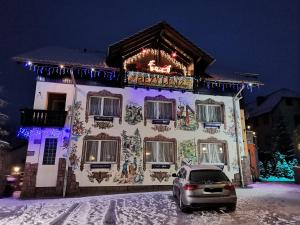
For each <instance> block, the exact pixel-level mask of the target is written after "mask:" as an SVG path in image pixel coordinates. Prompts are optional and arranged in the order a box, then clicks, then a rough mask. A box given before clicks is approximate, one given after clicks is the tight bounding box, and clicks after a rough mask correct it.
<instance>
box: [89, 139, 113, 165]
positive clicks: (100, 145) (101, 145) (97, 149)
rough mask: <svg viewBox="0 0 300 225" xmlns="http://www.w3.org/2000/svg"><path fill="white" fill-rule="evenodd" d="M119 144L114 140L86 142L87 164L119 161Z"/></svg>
mask: <svg viewBox="0 0 300 225" xmlns="http://www.w3.org/2000/svg"><path fill="white" fill-rule="evenodd" d="M117 147H118V143H117V141H114V140H105V141H104V140H88V141H85V148H86V149H85V162H88V163H93V162H111V163H114V162H116V160H117Z"/></svg>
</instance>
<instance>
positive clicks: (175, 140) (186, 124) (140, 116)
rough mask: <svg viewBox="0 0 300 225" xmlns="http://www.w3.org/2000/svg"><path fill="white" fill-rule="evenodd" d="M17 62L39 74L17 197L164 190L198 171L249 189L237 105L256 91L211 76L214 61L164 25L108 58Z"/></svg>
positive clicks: (66, 54) (81, 54)
mask: <svg viewBox="0 0 300 225" xmlns="http://www.w3.org/2000/svg"><path fill="white" fill-rule="evenodd" d="M14 60H15V61H17V62H19V63H22V64H24V66H25V68H27V69H29V70H31V71H33V72H34V73H35V74H36V75H37V83H36V90H35V100H34V106H33V109H22V110H21V124H22V127H21V128H20V131H19V135H20V136H24V137H27V138H28V141H29V145H28V151H27V158H26V166H25V177H24V185H23V192H22V196H23V197H33V196H50V195H65V194H66V195H78V194H96V193H107V192H126V191H127V192H128V191H151V190H164V189H169V188H170V185H172V177H171V174H172V173H175V172H176V171H177V169H178V168H179V167H180V166H181V165H184V164H201V163H203V164H213V165H217V166H220V167H222V168H223V171H224V172H225V173H226V174H227V175H228V177H229V178H230V179H231V180H232V181H234V182H236V183H237V184H240V183H241V184H246V180H247V179H248V178H247V177H246V176H247V175H246V174H247V173H246V171H248V170H249V168H247V167H249V163H248V164H247V163H246V161H247V154H246V152H245V150H244V146H243V135H242V132H243V131H242V128H241V123H242V122H241V115H240V105H239V98H240V95H241V92H242V90H248V91H251V90H252V88H255V87H257V86H259V85H261V83H260V82H259V81H257V80H255V79H252V78H249V77H241V76H234V77H230V78H226V77H222V76H220V75H209V74H208V73H206V69H207V67H208V66H209V65H211V64H212V63H213V62H214V59H213V58H212V57H211V56H210V55H208V54H207V53H205V52H204V51H203V50H202V49H200V48H199V47H197V46H196V45H194V44H193V43H192V42H190V41H189V40H187V39H186V38H185V37H184V36H182V35H181V34H180V33H178V32H177V31H176V30H175V29H174V28H172V27H171V26H170V25H169V24H167V23H166V22H161V23H158V24H156V25H154V26H152V27H150V28H147V29H145V30H143V31H141V32H139V33H136V34H134V35H133V36H130V37H127V38H125V39H123V40H121V41H120V42H118V43H115V44H112V45H110V46H109V47H108V53H107V55H106V56H104V55H103V54H101V53H100V52H90V51H88V50H83V51H80V50H71V49H63V48H57V47H47V48H43V49H38V50H35V51H32V52H28V53H25V54H22V55H19V56H16V57H14ZM66 159H68V160H66ZM243 165H244V166H243ZM247 165H248V166H247ZM66 168H68V171H67V172H66ZM248 174H249V173H248Z"/></svg>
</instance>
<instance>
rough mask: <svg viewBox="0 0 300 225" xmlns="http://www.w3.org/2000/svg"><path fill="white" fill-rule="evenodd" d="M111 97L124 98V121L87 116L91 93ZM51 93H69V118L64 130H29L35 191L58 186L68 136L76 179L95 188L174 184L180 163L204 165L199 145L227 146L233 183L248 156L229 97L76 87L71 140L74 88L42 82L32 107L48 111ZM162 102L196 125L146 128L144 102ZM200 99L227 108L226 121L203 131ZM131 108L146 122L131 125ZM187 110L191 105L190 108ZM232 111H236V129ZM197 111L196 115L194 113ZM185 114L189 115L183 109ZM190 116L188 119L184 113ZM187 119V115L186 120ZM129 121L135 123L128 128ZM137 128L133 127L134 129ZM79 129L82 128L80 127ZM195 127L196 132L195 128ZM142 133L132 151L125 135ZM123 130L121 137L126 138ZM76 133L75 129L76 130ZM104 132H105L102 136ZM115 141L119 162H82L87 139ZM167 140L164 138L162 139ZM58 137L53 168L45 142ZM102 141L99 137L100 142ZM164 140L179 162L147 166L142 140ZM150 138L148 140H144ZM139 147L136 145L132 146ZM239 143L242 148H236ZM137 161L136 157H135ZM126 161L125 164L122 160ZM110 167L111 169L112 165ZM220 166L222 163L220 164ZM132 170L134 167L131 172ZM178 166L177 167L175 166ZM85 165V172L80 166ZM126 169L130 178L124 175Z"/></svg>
mask: <svg viewBox="0 0 300 225" xmlns="http://www.w3.org/2000/svg"><path fill="white" fill-rule="evenodd" d="M89 92H93V93H98V92H100V94H101V93H106V94H107V93H111V94H115V95H118V96H122V100H121V104H122V110H121V111H122V113H121V118H117V117H115V118H114V119H113V122H107V121H100V122H99V121H98V124H97V121H95V120H94V116H86V111H87V99H88V93H89ZM48 93H65V94H66V110H68V111H69V116H68V118H67V121H66V126H65V128H63V129H54V128H53V129H52V128H44V129H41V128H36V129H33V130H32V131H31V135H30V138H29V146H28V151H29V152H31V154H28V156H27V159H26V162H29V163H38V172H37V177H36V179H37V180H36V187H55V186H56V182H57V171H58V160H59V158H65V157H66V156H67V149H68V147H67V144H68V143H69V141H68V140H69V138H70V139H71V141H70V145H69V158H70V159H71V160H70V165H71V166H72V168H73V170H74V173H75V175H76V181H77V182H79V187H92V186H119V185H171V184H172V180H173V178H172V177H171V174H172V173H174V172H175V171H176V169H178V168H179V167H180V165H181V164H182V163H184V162H185V163H200V162H199V157H198V156H199V154H198V153H199V151H200V149H199V143H213V142H216V143H222V144H224V145H223V146H224V148H223V151H224V155H225V165H224V172H225V173H226V174H227V176H228V177H229V178H230V179H231V180H233V179H234V174H237V173H239V162H238V151H239V152H240V157H241V156H243V154H244V149H243V140H242V128H241V127H242V126H241V120H240V110H239V102H238V101H236V102H235V107H236V109H234V103H233V101H234V98H233V97H231V96H215V95H203V94H194V93H192V92H184V93H183V92H180V91H172V92H171V91H169V90H161V91H158V90H157V89H145V88H138V89H135V88H131V87H125V88H113V87H101V86H87V85H77V86H76V104H77V107H75V108H74V109H75V117H74V119H75V120H76V122H77V127H74V128H75V130H76V132H75V133H76V135H71V137H69V136H70V130H69V126H68V123H69V121H70V115H71V110H70V109H71V107H72V102H73V97H74V93H75V92H74V86H73V85H72V84H64V83H51V82H41V81H38V82H37V85H36V92H35V101H34V109H47V104H48V102H47V101H48V100H47V96H48ZM157 96H160V97H159V98H161V99H171V100H175V102H176V105H175V106H174V108H173V109H176V112H177V111H178V110H179V108H180V107H184V109H188V110H187V111H189V112H190V113H189V115H188V116H189V118H190V119H189V121H188V123H189V125H191V124H193V126H194V127H193V128H191V130H185V129H183V128H182V127H181V125H180V124H181V120H180V118H179V117H178V116H177V115H175V120H174V121H173V120H171V121H170V124H169V125H161V124H159V125H155V124H152V120H147V121H146V124H145V120H144V117H145V98H147V97H157ZM196 101H201V102H205V101H210V102H216V103H222V104H223V114H224V121H223V123H222V124H221V125H220V128H210V127H209V128H204V124H203V123H201V122H197V121H196V115H195V114H197V110H196ZM129 105H133V106H136V107H141V108H142V110H141V112H142V116H143V119H142V120H139V121H134V123H131V122H130V121H128V118H127V117H126V112H127V110H126V107H127V106H129ZM187 106H188V107H187ZM234 110H235V111H236V118H237V120H236V124H237V129H235V120H234V113H233V112H234ZM193 111H194V114H193ZM185 112H186V111H185ZM185 116H186V115H185ZM186 117H187V116H186ZM129 123H131V124H129ZM132 124H134V125H132ZM78 126H80V127H78ZM195 126H196V128H195ZM137 129H138V131H139V134H140V139H139V140H140V144H141V148H138V149H137V150H136V149H135V150H134V151H133V149H134V147H133V146H132V145H126V146H125V145H124V132H123V131H126V137H125V138H129V140H133V139H134V138H135V137H134V135H135V132H136V130H137ZM122 132H123V136H122ZM73 133H74V129H73ZM101 133H104V134H101ZM99 134H101V135H100V136H101V137H109V136H111V137H115V138H119V140H120V145H121V146H119V149H120V152H119V156H117V157H120V160H119V161H120V162H119V165H118V162H114V163H103V162H102V163H101V162H93V163H86V160H82V157H83V154H82V153H83V149H84V139H85V138H86V137H87V136H88V137H91V136H97V135H98V137H99ZM162 136H163V137H162ZM49 137H50V138H57V139H58V142H57V150H56V159H55V164H54V165H43V157H44V149H45V139H46V138H49ZM101 137H100V139H101ZM154 137H156V138H158V139H159V137H160V138H165V140H168V139H170V140H171V139H172V140H173V141H174V139H175V140H176V144H175V151H176V154H175V157H176V160H175V163H174V162H171V163H159V162H157V163H145V162H144V160H145V159H144V158H145V155H146V154H145V152H144V151H145V146H144V141H145V140H147V138H150V139H151V138H154ZM145 138H146V139H145ZM151 140H152V139H151ZM134 143H135V142H134ZM237 143H238V144H237ZM237 148H239V149H237ZM134 158H135V159H134ZM126 160H127V164H125V165H124V162H125V161H126ZM91 164H96V167H99V165H100V164H106V166H108V167H109V166H111V168H91ZM108 164H110V165H108ZM152 164H155V165H156V166H158V167H163V166H164V165H170V168H168V167H169V166H167V168H152ZM217 164H220V163H217ZM130 166H131V168H130ZM176 166H177V167H176ZM80 167H81V168H80ZM125 167H126V170H127V174H125V173H122V171H123V169H124V168H125Z"/></svg>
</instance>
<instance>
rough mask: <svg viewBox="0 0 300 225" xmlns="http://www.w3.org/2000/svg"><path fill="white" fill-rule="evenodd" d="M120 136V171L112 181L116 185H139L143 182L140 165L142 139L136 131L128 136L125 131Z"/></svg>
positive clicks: (141, 166)
mask: <svg viewBox="0 0 300 225" xmlns="http://www.w3.org/2000/svg"><path fill="white" fill-rule="evenodd" d="M121 136H122V154H121V162H122V164H121V165H122V166H121V171H120V172H118V173H117V174H116V175H115V177H114V179H113V181H114V182H117V183H120V184H122V183H124V184H125V183H130V184H141V183H143V180H144V171H143V165H142V160H141V157H142V139H141V136H140V132H139V130H138V129H136V130H135V132H134V135H132V136H128V135H127V132H126V131H125V130H123V131H122V133H121Z"/></svg>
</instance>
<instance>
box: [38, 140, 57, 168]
mask: <svg viewBox="0 0 300 225" xmlns="http://www.w3.org/2000/svg"><path fill="white" fill-rule="evenodd" d="M47 140H55V141H56V147H55V153H54V161H53V163H48V161H49V159H48V160H46V159H45V157H49V153H48V154H47V156H46V155H45V153H46V143H47ZM57 145H58V138H45V144H44V152H43V160H42V165H44V166H53V165H55V163H56V153H57ZM50 150H51V149H50ZM52 154H53V153H52ZM52 158H53V157H52ZM51 160H53V159H51ZM45 162H46V163H45ZM51 162H52V161H51Z"/></svg>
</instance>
